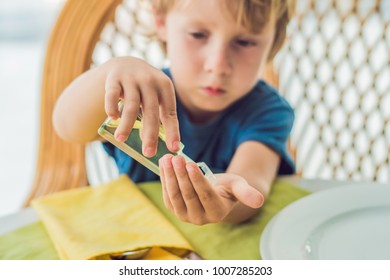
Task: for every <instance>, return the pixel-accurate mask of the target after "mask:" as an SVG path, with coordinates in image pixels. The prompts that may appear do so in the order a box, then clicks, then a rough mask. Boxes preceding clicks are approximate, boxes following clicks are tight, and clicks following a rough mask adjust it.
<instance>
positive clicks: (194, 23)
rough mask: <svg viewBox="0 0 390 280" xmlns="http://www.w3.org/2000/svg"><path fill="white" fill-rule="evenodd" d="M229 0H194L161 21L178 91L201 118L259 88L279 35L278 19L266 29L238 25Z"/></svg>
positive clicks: (216, 111)
mask: <svg viewBox="0 0 390 280" xmlns="http://www.w3.org/2000/svg"><path fill="white" fill-rule="evenodd" d="M223 1H224V0H196V1H188V2H189V3H188V5H179V7H175V8H173V9H172V10H171V11H170V12H169V13H168V14H167V15H166V17H165V21H164V20H163V21H162V22H160V24H158V26H157V27H158V31H159V35H160V37H161V39H162V40H164V41H165V42H166V44H167V54H168V59H169V61H170V62H171V67H170V69H171V73H172V75H173V79H174V84H175V88H176V91H177V94H178V95H179V98H180V100H181V101H182V103H183V104H184V106H185V107H186V109H187V110H188V112H189V113H190V115H191V117H192V118H193V120H194V121H198V122H203V121H207V120H209V119H210V118H212V117H213V116H215V115H216V114H217V113H218V112H220V111H222V110H224V109H225V108H227V107H228V106H229V105H231V104H232V103H233V102H235V101H236V100H238V99H239V98H241V97H242V96H244V95H245V94H246V93H248V92H249V91H250V90H251V89H252V88H253V86H254V85H255V83H256V81H257V79H258V77H259V73H260V71H261V70H262V68H263V67H264V65H265V63H266V61H267V57H268V54H269V51H270V49H271V46H272V42H273V38H274V27H273V26H272V24H268V26H267V27H266V28H264V29H263V31H262V32H261V34H251V33H250V32H249V31H248V30H246V29H245V28H244V27H240V26H238V25H237V24H236V21H235V19H233V18H232V17H230V16H229V12H228V11H227V10H224V9H226V7H225V6H224V3H223ZM229 1H230V0H229Z"/></svg>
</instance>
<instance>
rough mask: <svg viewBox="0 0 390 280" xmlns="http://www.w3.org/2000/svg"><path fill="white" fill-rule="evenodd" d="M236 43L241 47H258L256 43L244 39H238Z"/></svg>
mask: <svg viewBox="0 0 390 280" xmlns="http://www.w3.org/2000/svg"><path fill="white" fill-rule="evenodd" d="M236 43H237V44H238V45H240V46H241V47H252V46H256V45H257V44H256V42H255V41H251V40H244V39H238V40H237V41H236Z"/></svg>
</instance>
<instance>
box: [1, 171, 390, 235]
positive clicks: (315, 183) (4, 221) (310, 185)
mask: <svg viewBox="0 0 390 280" xmlns="http://www.w3.org/2000/svg"><path fill="white" fill-rule="evenodd" d="M280 179H282V180H286V181H288V182H290V183H291V184H293V185H294V186H297V187H300V188H302V189H305V190H308V191H310V192H318V191H322V190H326V189H329V188H335V187H341V186H351V185H352V186H359V185H388V184H384V183H375V182H363V181H339V180H323V179H303V178H300V177H291V176H286V177H280ZM38 220H39V217H38V215H37V213H36V212H35V211H34V209H33V208H31V207H29V208H24V209H21V210H20V211H18V212H15V213H12V214H9V215H6V216H2V217H0V235H2V234H5V233H7V232H11V231H13V230H15V229H18V228H20V227H23V226H26V225H28V224H31V223H34V222H36V221H38Z"/></svg>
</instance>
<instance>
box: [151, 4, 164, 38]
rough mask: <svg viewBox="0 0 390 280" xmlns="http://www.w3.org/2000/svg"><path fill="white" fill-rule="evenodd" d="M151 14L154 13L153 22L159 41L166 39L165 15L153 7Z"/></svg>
mask: <svg viewBox="0 0 390 280" xmlns="http://www.w3.org/2000/svg"><path fill="white" fill-rule="evenodd" d="M153 14H154V23H155V25H156V31H157V35H158V37H159V39H160V40H161V41H163V42H165V41H166V39H167V31H166V25H165V15H164V14H162V13H161V12H160V11H156V10H155V9H153Z"/></svg>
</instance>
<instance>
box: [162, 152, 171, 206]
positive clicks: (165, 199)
mask: <svg viewBox="0 0 390 280" xmlns="http://www.w3.org/2000/svg"><path fill="white" fill-rule="evenodd" d="M161 161H162V159H161V158H160V160H159V168H160V180H161V188H162V194H163V200H164V204H165V207H167V208H168V209H169V210H170V211H173V206H172V203H171V201H170V200H169V196H168V192H167V188H166V184H165V180H166V177H165V174H164V168H163V164H162V162H161Z"/></svg>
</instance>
